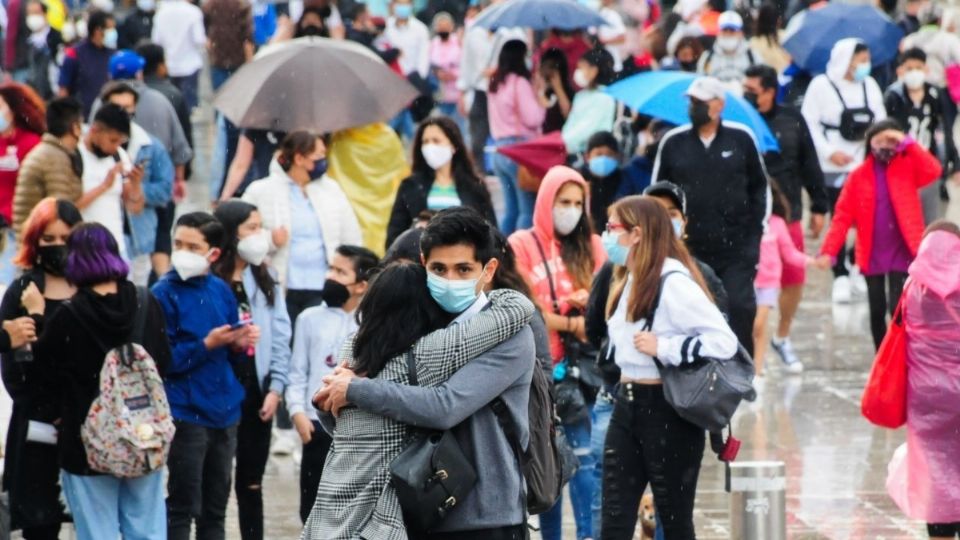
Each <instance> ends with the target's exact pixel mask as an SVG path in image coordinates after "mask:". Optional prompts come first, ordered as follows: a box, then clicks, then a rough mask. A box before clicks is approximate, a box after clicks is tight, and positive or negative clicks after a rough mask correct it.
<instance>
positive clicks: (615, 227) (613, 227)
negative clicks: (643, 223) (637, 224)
mask: <svg viewBox="0 0 960 540" xmlns="http://www.w3.org/2000/svg"><path fill="white" fill-rule="evenodd" d="M625 230H627V227H626V226H625V225H623V224H622V223H607V232H609V233H612V232H617V231H625Z"/></svg>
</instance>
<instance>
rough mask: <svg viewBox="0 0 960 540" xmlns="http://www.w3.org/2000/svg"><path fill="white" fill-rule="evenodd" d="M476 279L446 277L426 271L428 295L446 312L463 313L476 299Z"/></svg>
mask: <svg viewBox="0 0 960 540" xmlns="http://www.w3.org/2000/svg"><path fill="white" fill-rule="evenodd" d="M477 281H478V280H476V279H446V278H442V277H440V276H438V275H436V274H433V273H432V272H427V288H428V289H430V296H432V297H433V299H434V300H436V301H437V304H439V305H440V307H441V308H443V310H444V311H446V312H447V313H463V312H464V311H466V310H467V308H468V307H470V306H471V305H473V303H474V302H476V300H477Z"/></svg>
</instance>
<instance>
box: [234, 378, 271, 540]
mask: <svg viewBox="0 0 960 540" xmlns="http://www.w3.org/2000/svg"><path fill="white" fill-rule="evenodd" d="M248 379H251V377H248ZM243 383H244V385H243V386H244V390H245V394H244V398H243V404H241V406H240V410H241V412H240V425H238V426H237V469H236V484H235V485H234V490H235V491H236V494H237V517H238V518H239V521H240V537H241V538H242V539H243V540H262V539H263V473H264V471H266V469H267V460H268V459H269V458H270V430H271V428H272V427H273V421H269V422H264V421H263V420H261V419H260V407H261V406H262V405H263V397H264V396H263V392H262V391H261V390H260V384H259V381H257V378H256V373H255V372H254V373H253V377H252V380H245V381H243Z"/></svg>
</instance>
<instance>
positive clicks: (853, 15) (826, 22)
mask: <svg viewBox="0 0 960 540" xmlns="http://www.w3.org/2000/svg"><path fill="white" fill-rule="evenodd" d="M902 37H903V30H901V29H900V27H898V26H897V25H896V24H895V23H894V22H893V21H892V20H890V17H887V16H886V15H885V14H884V13H883V12H882V11H880V10H879V9H877V8H875V7H873V6H868V5H852V4H839V3H832V2H831V3H830V4H828V5H827V6H825V7H822V8H820V9H816V10H812V11H808V12H807V13H806V14H804V16H803V21H802V22H801V23H800V25H799V26H798V27H797V29H796V30H795V31H794V32H793V33H792V34H791V35H790V36H788V37H787V39H786V41H784V43H783V47H784V48H785V49H786V50H787V52H789V53H790V54H791V56H793V61H794V63H796V64H797V65H798V66H800V67H801V68H802V69H804V70H805V71H808V72H810V73H823V72H824V71H825V70H826V69H827V61H828V60H830V50H831V49H832V48H833V45H834V44H835V43H836V42H838V41H840V40H841V39H844V38H858V39H860V40H862V41H863V42H864V43H866V44H867V46H868V47H870V57H871V60H872V62H873V64H874V65H880V64H885V63H887V62H889V61H891V60H893V59H894V58H896V57H897V48H898V47H899V46H900V38H902Z"/></svg>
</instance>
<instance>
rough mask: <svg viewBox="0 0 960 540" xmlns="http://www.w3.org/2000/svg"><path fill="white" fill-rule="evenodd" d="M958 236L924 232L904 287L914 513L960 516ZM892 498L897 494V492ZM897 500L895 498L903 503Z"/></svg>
mask: <svg viewBox="0 0 960 540" xmlns="http://www.w3.org/2000/svg"><path fill="white" fill-rule="evenodd" d="M958 268H960V238H958V237H957V236H956V235H954V234H953V233H950V232H946V231H937V232H933V233H931V234H929V235H927V236H926V238H924V240H923V242H922V243H921V244H920V250H919V252H918V254H917V258H916V260H915V261H914V262H913V264H911V265H910V281H909V282H908V284H907V287H906V290H905V291H904V295H903V300H902V301H903V307H904V313H905V316H904V320H905V321H906V332H907V454H906V461H905V463H904V465H905V466H903V467H900V470H899V475H900V476H899V478H898V479H897V480H898V482H899V485H900V486H901V487H903V488H904V489H905V490H906V493H909V496H908V497H899V499H900V500H902V501H903V503H904V504H905V505H907V506H908V508H903V510H904V511H905V512H906V513H907V514H908V515H909V516H910V517H912V518H914V519H919V520H923V521H926V522H928V523H955V522H958V521H960V489H958V488H957V486H960V406H958V404H960V347H958V345H957V343H958V336H960V271H958V270H957V269H958ZM891 495H894V499H898V497H897V495H896V494H894V493H892V492H891ZM899 502H900V501H898V503H899Z"/></svg>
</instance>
